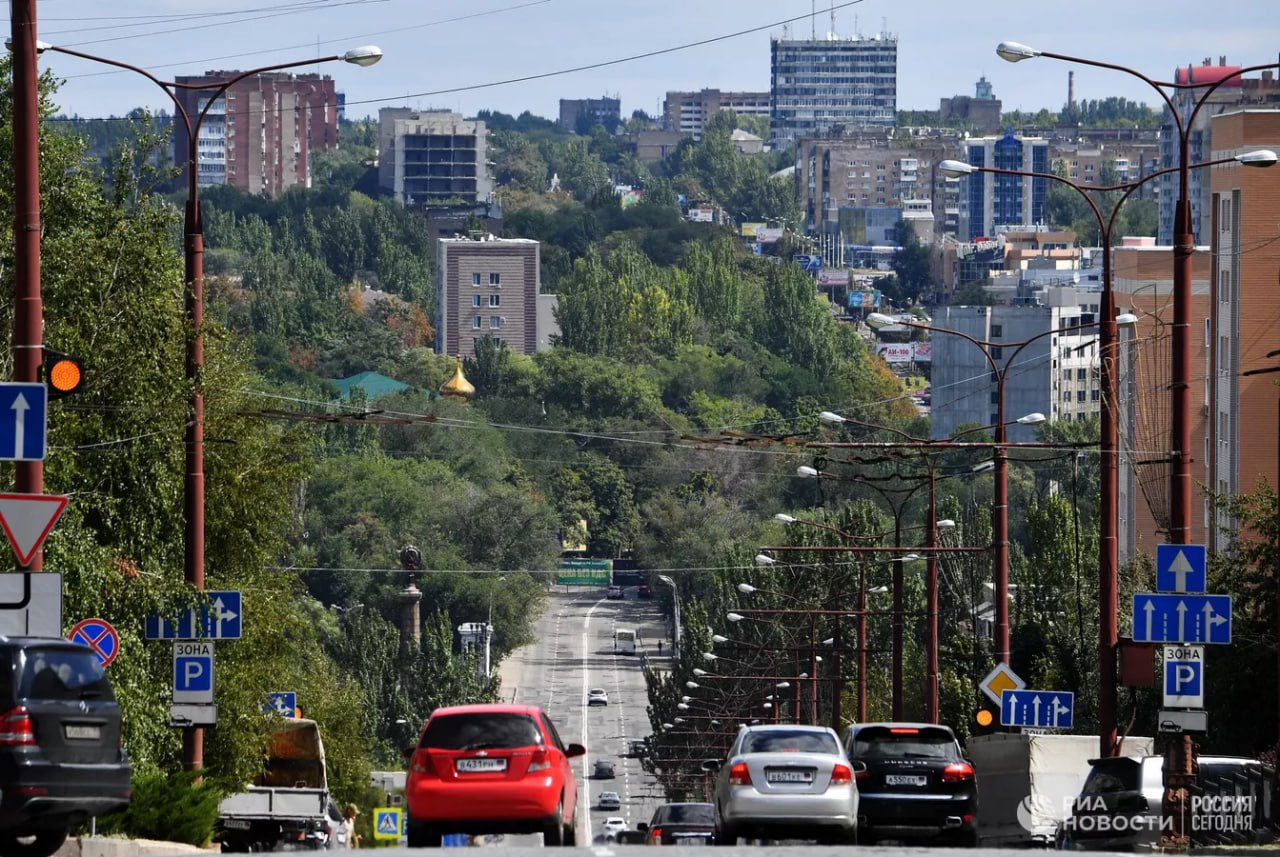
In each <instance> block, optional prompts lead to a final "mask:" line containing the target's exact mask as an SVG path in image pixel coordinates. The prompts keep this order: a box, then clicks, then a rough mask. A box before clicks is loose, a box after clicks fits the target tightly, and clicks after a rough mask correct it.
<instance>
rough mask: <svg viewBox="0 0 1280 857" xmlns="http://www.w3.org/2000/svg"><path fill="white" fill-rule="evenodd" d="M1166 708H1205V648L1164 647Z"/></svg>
mask: <svg viewBox="0 0 1280 857" xmlns="http://www.w3.org/2000/svg"><path fill="white" fill-rule="evenodd" d="M1163 661H1164V704H1165V707H1166V708H1204V646H1165V647H1164V658H1163Z"/></svg>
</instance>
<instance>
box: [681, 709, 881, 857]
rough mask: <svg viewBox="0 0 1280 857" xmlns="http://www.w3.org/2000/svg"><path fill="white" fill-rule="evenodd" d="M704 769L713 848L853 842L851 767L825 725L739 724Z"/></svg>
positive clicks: (854, 811) (854, 816)
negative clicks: (724, 751) (742, 842)
mask: <svg viewBox="0 0 1280 857" xmlns="http://www.w3.org/2000/svg"><path fill="white" fill-rule="evenodd" d="M703 768H704V769H705V770H708V771H716V781H715V794H714V796H713V801H714V803H715V819H716V842H717V843H718V844H722V845H732V844H734V843H736V842H737V840H738V838H739V837H745V838H748V839H818V840H821V841H823V842H830V843H854V842H856V841H857V823H858V821H857V820H858V789H857V786H856V785H855V784H854V778H853V769H852V768H851V767H850V765H849V760H848V759H847V758H846V757H845V755H844V752H843V751H842V750H841V748H840V741H839V739H838V738H837V736H836V733H835V732H834V731H833V730H831V729H829V728H827V727H825V726H797V725H787V724H765V725H760V726H743V727H742V728H741V729H739V730H738V736H737V738H735V739H734V742H733V746H732V747H731V748H730V750H729V755H728V757H727V758H726V759H724V760H723V761H722V760H719V759H713V760H708V761H707V762H706V763H704V765H703Z"/></svg>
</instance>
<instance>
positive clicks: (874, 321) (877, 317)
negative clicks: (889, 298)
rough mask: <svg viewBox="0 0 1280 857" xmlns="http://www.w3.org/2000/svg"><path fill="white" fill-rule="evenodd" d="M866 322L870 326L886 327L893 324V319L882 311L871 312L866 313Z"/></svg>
mask: <svg viewBox="0 0 1280 857" xmlns="http://www.w3.org/2000/svg"><path fill="white" fill-rule="evenodd" d="M867 324H869V325H871V326H872V327H888V326H889V325H891V324H893V319H891V318H890V317H889V316H887V315H885V314H884V313H882V312H873V313H869V314H868V315H867Z"/></svg>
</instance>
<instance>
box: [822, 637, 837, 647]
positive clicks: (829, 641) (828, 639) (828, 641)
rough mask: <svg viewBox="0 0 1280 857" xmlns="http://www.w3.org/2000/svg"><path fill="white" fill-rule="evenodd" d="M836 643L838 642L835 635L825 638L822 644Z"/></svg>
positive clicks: (830, 644) (831, 644)
mask: <svg viewBox="0 0 1280 857" xmlns="http://www.w3.org/2000/svg"><path fill="white" fill-rule="evenodd" d="M835 644H836V638H835V637H827V638H826V639H825V640H823V641H822V645H824V646H834V645H835Z"/></svg>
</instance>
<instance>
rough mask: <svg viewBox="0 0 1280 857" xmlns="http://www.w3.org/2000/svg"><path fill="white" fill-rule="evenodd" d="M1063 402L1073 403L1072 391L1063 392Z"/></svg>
mask: <svg viewBox="0 0 1280 857" xmlns="http://www.w3.org/2000/svg"><path fill="white" fill-rule="evenodd" d="M1062 401H1064V402H1069V401H1071V391H1070V390H1063V391H1062Z"/></svg>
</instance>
